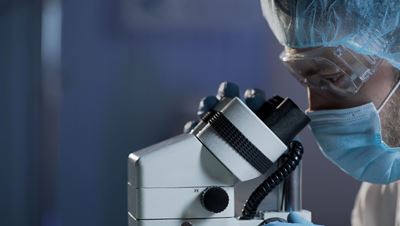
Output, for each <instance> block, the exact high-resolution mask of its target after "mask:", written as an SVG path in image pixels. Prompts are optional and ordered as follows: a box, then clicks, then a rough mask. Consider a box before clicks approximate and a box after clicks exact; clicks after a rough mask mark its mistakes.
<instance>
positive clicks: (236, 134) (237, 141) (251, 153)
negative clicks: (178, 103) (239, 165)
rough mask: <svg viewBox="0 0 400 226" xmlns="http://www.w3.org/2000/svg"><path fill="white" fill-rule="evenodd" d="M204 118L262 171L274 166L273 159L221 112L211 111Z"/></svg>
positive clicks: (227, 141) (239, 152) (249, 161)
mask: <svg viewBox="0 0 400 226" xmlns="http://www.w3.org/2000/svg"><path fill="white" fill-rule="evenodd" d="M202 120H203V121H204V122H207V123H209V124H210V125H211V127H212V128H213V129H214V130H215V131H216V132H217V134H218V136H219V137H221V138H222V139H223V140H224V141H225V142H226V143H228V144H229V145H230V146H231V147H232V148H233V149H234V150H235V151H236V152H237V153H238V154H239V155H240V156H242V157H243V158H244V159H245V160H246V161H247V162H248V163H250V164H251V165H252V166H253V167H254V168H255V169H257V170H258V171H259V172H260V173H262V174H264V173H266V172H267V171H268V169H269V168H270V167H271V166H272V164H273V163H272V161H271V160H270V159H268V158H267V157H266V156H265V155H264V154H263V153H262V152H261V151H260V150H259V149H258V148H257V147H256V146H254V145H253V144H252V143H251V142H250V141H249V140H248V139H247V138H246V137H245V136H244V135H243V134H242V133H241V132H240V131H239V130H238V129H237V128H236V127H235V126H234V125H233V124H232V123H231V122H230V121H229V120H228V119H227V118H226V117H225V116H224V115H223V114H222V113H221V112H217V111H210V112H208V113H207V114H205V115H204V117H203V118H202Z"/></svg>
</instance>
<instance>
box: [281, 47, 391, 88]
mask: <svg viewBox="0 0 400 226" xmlns="http://www.w3.org/2000/svg"><path fill="white" fill-rule="evenodd" d="M280 59H281V61H282V62H283V63H284V64H285V65H286V66H287V67H288V68H289V70H290V72H291V73H292V74H293V75H294V76H295V77H296V78H297V79H298V80H299V81H300V82H301V83H303V84H304V85H306V86H309V87H311V88H316V89H321V90H327V91H329V92H332V93H334V94H338V95H353V94H355V93H357V92H358V91H359V90H360V88H361V86H362V85H363V84H364V83H365V82H367V81H368V79H369V78H370V77H371V76H372V75H373V74H375V72H376V70H377V68H378V66H379V65H380V63H382V61H383V60H382V59H381V58H379V57H376V56H367V55H361V54H355V53H354V52H352V51H351V50H350V49H348V48H346V47H344V46H338V47H318V48H310V49H306V50H304V51H298V50H293V49H285V50H284V51H283V52H282V53H281V55H280Z"/></svg>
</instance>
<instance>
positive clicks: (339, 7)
mask: <svg viewBox="0 0 400 226" xmlns="http://www.w3.org/2000/svg"><path fill="white" fill-rule="evenodd" d="M261 5H262V9H263V14H264V16H265V18H266V19H267V21H268V23H269V26H270V27H271V29H272V31H273V33H274V34H275V36H276V37H277V39H278V40H279V42H280V43H281V44H282V45H284V46H287V47H290V48H309V47H319V46H323V47H336V46H339V45H342V46H345V47H347V48H349V49H351V50H353V51H355V52H357V53H360V54H364V55H375V56H378V57H380V58H383V59H386V60H387V61H389V62H390V63H391V64H392V65H393V66H395V67H396V68H398V69H400V0H261Z"/></svg>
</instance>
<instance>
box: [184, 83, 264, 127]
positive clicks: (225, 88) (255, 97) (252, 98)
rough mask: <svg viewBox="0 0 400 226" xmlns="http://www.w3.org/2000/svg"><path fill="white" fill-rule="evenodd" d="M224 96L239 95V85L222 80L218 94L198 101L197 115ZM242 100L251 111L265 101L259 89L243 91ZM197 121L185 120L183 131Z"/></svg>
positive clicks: (194, 124) (193, 125)
mask: <svg viewBox="0 0 400 226" xmlns="http://www.w3.org/2000/svg"><path fill="white" fill-rule="evenodd" d="M224 97H228V98H234V97H240V91H239V87H238V86H237V85H236V84H235V83H232V82H223V83H221V84H220V86H219V89H218V94H217V95H216V96H208V97H205V98H203V99H202V100H201V101H200V105H199V109H198V111H197V115H198V116H199V117H202V116H203V115H204V114H205V113H207V112H208V111H210V110H211V109H213V108H214V107H215V106H216V105H217V104H218V103H219V100H221V99H222V98H224ZM244 101H245V103H246V105H247V106H248V107H249V108H250V109H251V110H253V111H257V110H258V109H260V107H261V106H262V105H263V104H264V102H265V94H264V92H263V91H262V90H259V89H248V90H246V92H245V93H244ZM198 122H199V121H190V122H187V123H186V125H185V127H184V132H185V133H189V132H190V130H192V129H193V128H194V127H195V126H196V125H197V124H198Z"/></svg>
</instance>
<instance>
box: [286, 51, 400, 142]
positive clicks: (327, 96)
mask: <svg viewBox="0 0 400 226" xmlns="http://www.w3.org/2000/svg"><path fill="white" fill-rule="evenodd" d="M307 50H308V49H307ZM291 51H298V52H301V51H304V50H299V49H297V50H295V49H292V50H291ZM327 51H328V50H327ZM321 66H322V65H311V66H310V67H312V68H310V71H312V70H315V68H318V67H321ZM398 74H399V72H398V70H397V69H395V68H394V67H393V66H392V65H391V64H390V63H388V62H387V61H383V63H382V64H380V65H379V68H378V69H377V71H376V73H375V74H374V75H373V76H372V77H371V78H370V79H369V80H368V81H367V82H366V83H365V84H364V85H363V86H362V87H361V89H360V90H359V91H358V92H357V93H356V94H354V95H350V96H339V95H335V94H333V93H331V92H327V91H323V90H320V89H313V88H308V96H309V98H308V99H309V109H310V110H326V109H343V108H351V107H356V106H360V105H363V104H366V103H369V102H372V103H374V104H375V107H376V108H378V107H379V106H380V105H381V104H382V103H383V101H384V100H385V98H386V97H387V95H388V94H389V93H390V92H391V90H392V89H393V87H394V86H395V84H396V83H397V81H398V79H399V78H398ZM380 117H381V124H382V136H383V140H384V141H385V142H386V143H387V144H388V145H390V146H400V120H399V119H400V91H399V90H397V91H396V93H395V94H394V95H393V96H392V97H391V98H390V100H389V101H388V102H387V103H386V105H385V106H384V108H383V109H382V111H381V112H380Z"/></svg>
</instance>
